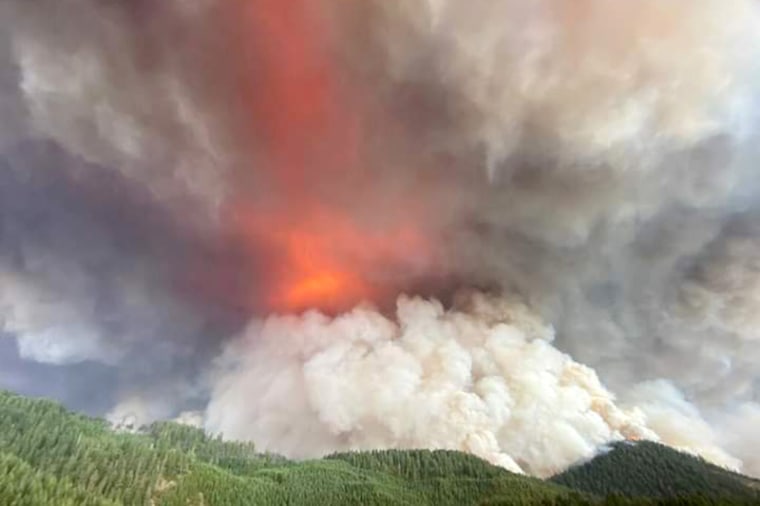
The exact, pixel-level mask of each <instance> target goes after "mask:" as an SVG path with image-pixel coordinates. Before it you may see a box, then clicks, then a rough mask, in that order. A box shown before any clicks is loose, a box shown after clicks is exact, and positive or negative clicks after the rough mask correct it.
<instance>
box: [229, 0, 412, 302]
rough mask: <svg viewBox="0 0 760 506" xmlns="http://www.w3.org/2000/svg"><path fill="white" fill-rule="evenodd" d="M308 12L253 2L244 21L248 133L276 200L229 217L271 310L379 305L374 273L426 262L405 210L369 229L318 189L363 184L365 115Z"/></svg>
mask: <svg viewBox="0 0 760 506" xmlns="http://www.w3.org/2000/svg"><path fill="white" fill-rule="evenodd" d="M314 8H315V5H314V4H313V3H310V2H307V1H305V0H293V1H289V2H282V1H281V0H257V1H255V2H250V3H249V4H248V5H247V10H246V11H245V16H244V17H245V20H246V21H245V22H246V23H247V26H249V27H250V30H251V32H252V33H255V34H256V42H252V44H255V51H254V55H255V60H256V62H255V69H256V75H255V76H253V78H252V82H253V83H254V86H255V90H253V91H252V93H251V94H250V95H251V128H252V132H253V135H254V136H255V138H256V139H257V141H258V142H259V143H260V150H261V151H262V152H263V158H264V159H263V161H262V163H263V164H265V169H266V173H267V174H268V175H269V178H270V180H269V181H268V184H270V185H271V186H272V192H273V193H274V194H276V195H277V199H276V200H277V202H278V203H277V204H275V205H266V204H264V205H262V204H254V205H250V204H248V203H243V204H241V205H239V206H237V208H236V209H235V214H236V215H237V216H243V219H242V220H239V221H238V225H237V226H238V227H240V228H241V229H242V231H241V232H242V235H243V236H244V237H245V238H246V243H247V244H249V247H250V249H251V251H252V252H257V253H259V254H261V252H262V251H263V254H264V257H265V262H264V263H266V264H267V265H266V270H267V272H266V273H264V277H265V278H266V282H265V285H266V287H267V291H268V296H267V297H265V299H266V300H265V303H266V306H267V308H268V309H270V310H276V311H300V310H304V309H306V308H311V307H314V308H320V309H328V310H341V309H347V308H348V307H350V306H351V305H353V304H356V303H358V302H360V301H362V300H375V299H376V298H378V297H381V296H383V295H384V294H383V293H382V292H383V291H384V290H385V289H386V288H383V287H382V285H383V284H386V283H387V279H383V275H381V274H380V273H384V272H388V270H389V269H394V268H396V267H398V266H399V265H402V264H405V263H408V260H409V259H408V258H404V257H406V256H408V255H410V254H411V256H413V257H414V259H413V261H418V260H419V259H420V258H422V257H424V256H425V255H427V253H426V251H427V247H426V241H425V240H424V239H423V237H422V234H421V233H420V232H419V231H418V230H416V229H415V228H414V227H413V226H411V225H410V223H412V222H413V220H411V216H412V213H411V212H404V213H399V214H400V215H403V216H404V223H403V224H402V225H398V224H395V223H391V224H388V223H387V220H386V222H385V223H383V224H382V225H377V224H374V225H373V226H369V225H368V224H367V223H364V222H362V221H361V220H359V219H358V218H357V217H356V216H353V215H352V213H351V212H350V211H349V210H348V206H345V205H341V204H337V203H334V202H332V201H331V199H330V193H329V191H328V192H327V193H325V192H319V191H318V190H317V187H318V186H319V184H320V182H322V181H336V180H339V181H341V182H342V184H343V185H344V186H345V185H346V181H351V184H353V183H356V184H359V185H360V184H361V177H360V175H359V174H360V172H361V170H360V169H365V167H363V166H362V165H361V164H362V163H363V161H362V155H361V153H362V135H361V128H360V124H361V121H360V119H363V118H362V114H365V113H364V112H363V111H364V109H363V108H362V104H361V102H360V101H359V100H358V99H357V97H358V96H359V95H360V94H359V93H356V91H357V90H352V89H351V86H350V85H349V84H348V82H349V80H347V79H344V72H343V69H341V68H340V67H339V65H337V64H336V62H335V61H334V60H335V59H334V57H333V56H332V54H331V51H330V37H329V35H330V30H329V27H328V25H327V23H326V21H325V20H324V19H322V18H321V17H319V16H317V15H316V12H317V11H316V10H314ZM262 41H264V42H262ZM355 207H356V206H354V208H355ZM409 211H411V210H409ZM396 212H398V210H396Z"/></svg>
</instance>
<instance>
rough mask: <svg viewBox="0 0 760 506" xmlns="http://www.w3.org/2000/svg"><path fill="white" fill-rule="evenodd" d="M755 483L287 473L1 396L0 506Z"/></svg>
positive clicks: (622, 467)
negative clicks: (2, 505) (119, 429)
mask: <svg viewBox="0 0 760 506" xmlns="http://www.w3.org/2000/svg"><path fill="white" fill-rule="evenodd" d="M759 491H760V483H759V482H757V481H756V480H752V479H749V478H746V477H743V476H741V475H737V474H734V473H730V472H728V471H724V470H722V469H721V468H718V467H715V466H713V465H710V464H707V463H706V462H704V461H702V460H700V459H698V458H695V457H691V456H688V455H685V454H682V453H679V452H676V451H674V450H671V449H669V448H667V447H664V446H661V445H658V444H654V443H637V444H621V445H618V446H616V447H614V448H612V449H611V450H610V451H609V452H607V453H605V454H603V455H600V456H598V457H597V458H596V459H594V460H592V461H591V462H588V463H586V464H584V465H581V466H577V467H574V468H572V469H570V470H569V471H567V472H565V473H563V474H561V475H558V476H555V477H554V478H552V479H551V480H547V481H542V480H539V479H537V478H531V477H526V476H523V475H518V474H514V473H511V472H509V471H507V470H505V469H502V468H500V467H497V466H494V465H491V464H489V463H488V462H486V461H484V460H482V459H479V458H477V457H474V456H471V455H468V454H465V453H461V452H456V451H445V450H437V451H430V450H412V451H401V450H387V451H372V452H362V453H341V454H333V455H329V456H327V457H325V458H323V459H320V460H309V461H301V462H295V461H291V460H288V459H285V458H283V457H280V456H277V455H272V454H262V453H257V452H256V449H255V447H254V445H253V444H251V443H240V442H228V441H223V440H222V439H221V438H219V437H211V436H209V435H207V434H205V433H204V432H203V431H202V430H200V429H197V428H194V427H190V426H185V425H180V424H177V423H172V422H161V423H156V424H153V425H151V426H148V427H143V428H141V429H140V430H139V431H136V432H124V431H118V430H114V429H112V427H111V426H110V425H109V424H108V423H107V422H106V421H104V420H101V419H96V418H90V417H86V416H83V415H79V414H75V413H72V412H69V411H67V410H66V409H64V408H63V407H62V406H60V405H58V404H56V403H54V402H51V401H47V400H36V399H30V398H26V397H21V396H17V395H14V394H11V393H8V392H0V504H4V505H5V504H7V505H11V504H13V505H19V506H27V505H28V506H37V505H40V506H42V505H61V506H67V505H70V506H75V505H77V506H78V505H88V506H89V505H92V506H96V505H97V506H101V505H103V506H105V505H108V506H116V505H183V506H185V505H199V506H200V505H207V506H210V505H220V506H225V505H238V504H256V505H285V504H288V505H314V504H330V505H397V504H400V505H410V506H411V505H436V506H438V505H452V506H455V505H456V506H460V505H483V506H485V505H490V506H496V505H507V504H546V505H575V504H642V505H643V504H723V503H726V504H754V503H756V502H757V501H760V495H759V494H758V492H759Z"/></svg>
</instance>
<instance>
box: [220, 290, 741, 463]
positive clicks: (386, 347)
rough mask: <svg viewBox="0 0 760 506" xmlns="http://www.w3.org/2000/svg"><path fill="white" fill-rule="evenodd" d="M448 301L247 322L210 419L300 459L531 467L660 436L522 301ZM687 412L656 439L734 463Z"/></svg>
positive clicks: (223, 367)
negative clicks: (420, 456) (362, 455)
mask: <svg viewBox="0 0 760 506" xmlns="http://www.w3.org/2000/svg"><path fill="white" fill-rule="evenodd" d="M455 306H456V308H455V309H453V310H450V311H444V309H443V307H442V306H441V304H440V303H438V302H436V301H426V300H422V299H419V298H408V297H401V298H400V299H399V300H398V308H397V320H396V321H394V320H390V319H388V318H386V317H384V316H382V315H381V314H379V313H378V312H376V311H375V310H373V309H371V308H357V309H355V310H353V311H352V312H350V313H347V314H344V315H342V316H339V317H337V318H334V319H332V318H328V317H326V316H323V315H322V314H320V313H317V312H310V313H306V314H304V315H303V316H301V317H295V316H282V317H274V316H273V317H270V318H268V319H266V320H264V321H255V322H253V323H252V324H251V326H250V327H249V328H248V330H247V331H246V332H245V334H244V336H243V337H242V338H241V339H240V340H239V341H237V342H233V343H231V344H230V345H229V347H228V349H227V350H226V353H225V355H224V356H223V357H222V358H221V359H220V362H219V363H218V364H217V365H218V370H219V372H218V377H217V378H216V380H215V381H214V389H213V394H212V401H211V403H210V404H209V407H208V411H207V414H206V416H207V423H206V427H207V428H208V429H209V430H210V431H212V432H215V433H223V434H225V435H226V436H227V437H231V438H237V439H248V440H252V441H255V442H256V443H257V444H259V445H260V446H261V447H263V448H264V449H267V450H270V451H275V452H281V453H285V454H287V455H291V456H295V457H315V456H321V455H323V454H326V453H330V452H332V451H339V450H356V449H372V448H448V449H455V450H462V451H467V452H470V453H474V454H475V455H478V456H480V457H483V458H485V459H488V460H489V461H491V462H493V463H495V464H498V465H502V466H504V467H506V468H508V469H511V470H513V471H517V472H528V473H531V474H534V475H538V476H549V475H551V474H553V473H556V472H558V471H560V470H562V469H564V468H566V467H567V466H569V465H570V464H572V463H574V462H576V461H578V460H580V459H583V458H588V457H590V456H592V455H593V454H594V453H595V452H596V450H597V448H598V447H599V446H601V445H603V444H605V443H608V442H610V441H614V440H620V439H624V438H625V439H644V438H646V439H654V440H657V439H659V437H658V435H657V434H656V433H655V432H653V431H652V430H651V429H650V428H648V426H647V423H646V418H645V416H644V414H643V413H642V412H641V411H640V410H638V409H637V408H633V409H631V410H625V409H621V408H619V407H618V406H617V405H616V404H615V398H614V396H613V395H612V394H611V393H610V392H609V391H608V390H606V389H605V388H604V387H603V386H602V384H601V383H600V382H599V378H598V377H597V375H596V374H595V373H594V371H593V370H591V369H589V368H588V367H585V366H583V365H581V364H578V363H577V362H575V361H573V360H572V359H571V358H570V357H569V356H567V355H565V354H563V353H561V352H560V351H559V350H557V349H556V348H554V347H553V346H552V344H551V342H552V340H553V338H554V331H553V329H552V328H551V327H547V326H545V325H544V324H542V323H541V322H540V321H539V320H538V319H536V317H535V316H534V315H533V314H532V313H531V312H530V311H529V310H528V309H527V308H526V307H525V306H524V305H522V304H520V303H518V302H517V301H514V300H508V299H504V298H491V297H487V296H484V295H482V294H477V293H476V294H471V295H469V296H466V297H465V296H463V297H460V299H459V301H458V302H457V304H455ZM653 402H654V403H656V402H657V400H656V399H655V400H653ZM692 409H693V408H692ZM694 418H698V414H695V413H687V414H685V415H683V416H682V417H681V418H679V419H676V420H675V422H674V424H675V425H677V430H674V431H673V432H672V433H671V432H665V431H663V432H662V435H663V437H662V440H663V441H664V442H666V443H670V444H673V445H676V446H678V447H680V448H683V449H686V450H689V451H694V452H697V453H700V454H702V455H704V456H706V457H708V458H711V459H712V460H713V461H716V462H719V463H721V464H723V465H727V466H733V467H736V466H737V465H738V462H737V461H735V460H734V459H731V458H730V457H729V456H728V455H726V454H725V453H724V452H723V451H721V450H720V449H719V447H717V445H714V442H713V441H709V440H708V441H702V440H701V439H700V438H699V437H694V435H693V434H692V433H691V432H689V431H688V430H687V429H688V428H689V427H690V425H692V426H693V422H692V420H693V419H694Z"/></svg>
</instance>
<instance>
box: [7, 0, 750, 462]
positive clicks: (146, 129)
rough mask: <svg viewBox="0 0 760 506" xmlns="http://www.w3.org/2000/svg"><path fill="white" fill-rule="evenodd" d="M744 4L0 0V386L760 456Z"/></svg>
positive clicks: (460, 442) (269, 419)
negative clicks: (628, 441) (0, 2)
mask: <svg viewBox="0 0 760 506" xmlns="http://www.w3.org/2000/svg"><path fill="white" fill-rule="evenodd" d="M759 28H760V5H758V3H757V2H756V1H755V0H702V1H701V2H699V3H694V2H689V1H687V0H678V1H673V2H669V3H667V4H663V3H662V2H660V1H655V0H642V1H638V2H624V3H621V2H613V1H610V0H583V1H578V0H541V1H536V2H529V3H526V2H523V1H517V0H473V1H471V2H467V3H466V5H465V4H464V3H462V2H457V1H455V0H411V1H401V0H398V1H396V0H392V1H388V0H383V1H380V0H369V1H366V2H361V3H358V4H354V3H349V2H344V3H340V2H338V3H336V2H327V1H315V2H308V1H305V0H299V1H291V2H277V1H274V0H250V1H247V2H222V1H220V0H171V1H166V2H161V3H160V5H158V4H156V3H155V2H147V1H142V0H140V1H131V2H126V1H124V2H96V1H94V0H72V1H70V2H66V3H65V5H64V4H63V3H61V2H59V1H54V0H40V1H37V2H26V1H22V0H11V1H9V2H5V3H4V4H3V5H0V112H1V113H2V115H3V122H2V125H1V126H0V339H3V340H4V343H3V345H2V347H0V367H1V368H2V371H3V372H0V386H8V387H12V388H15V389H17V390H21V391H24V392H27V393H33V394H47V395H54V396H57V397H58V398H60V399H62V400H64V401H66V402H67V403H69V404H70V405H71V406H75V407H77V409H83V410H86V411H89V412H92V413H96V414H105V412H107V413H108V414H109V416H110V417H112V418H113V419H115V420H120V419H122V418H124V417H131V418H134V419H136V421H138V422H139V423H147V422H149V421H151V420H155V419H160V418H172V417H176V416H179V415H180V414H182V417H181V419H182V420H196V421H199V422H200V423H202V424H204V426H205V427H206V428H207V429H208V430H209V431H211V432H221V433H223V434H224V435H225V436H226V437H231V438H240V439H250V440H252V441H255V442H256V443H257V444H258V445H259V446H260V448H262V449H266V450H270V451H276V452H282V453H284V454H286V455H290V456H293V457H297V458H306V457H313V456H319V455H323V454H325V453H329V452H332V451H335V450H347V449H366V448H412V447H426V448H453V449H460V450H464V451H468V452H472V453H474V454H477V455H479V456H482V457H484V458H486V459H488V460H490V461H492V462H495V463H498V464H500V465H503V466H505V467H506V468H508V469H512V470H515V471H520V472H526V473H529V474H534V475H539V476H547V475H550V474H552V473H554V472H557V471H559V470H561V469H563V468H565V467H567V466H568V465H571V464H572V463H574V462H576V461H578V460H581V459H584V458H589V457H591V456H593V455H594V453H595V452H596V451H597V449H598V448H600V447H602V446H604V445H605V444H607V443H609V442H610V441H614V440H620V439H631V440H636V439H643V438H646V439H654V440H659V441H662V442H664V443H666V444H669V445H672V446H674V447H677V448H681V449H684V450H687V451H691V452H694V453H698V454H700V455H703V456H704V457H705V458H707V459H709V460H712V461H714V462H717V463H719V464H721V465H724V466H727V467H730V468H733V469H738V470H742V471H744V472H747V473H753V474H755V475H757V473H758V472H760V471H758V462H757V458H756V457H755V455H757V453H758V452H757V450H758V441H757V437H756V435H755V434H754V432H755V431H754V429H753V427H756V423H755V422H756V420H757V418H758V412H760V404H759V402H758V386H760V382H759V381H758V378H759V376H760V375H759V371H758V370H757V363H758V360H759V359H760V334H758V330H757V325H756V324H757V323H758V318H757V315H758V314H760V292H758V290H760V275H759V274H758V272H760V228H758V226H757V223H756V220H757V218H758V216H760V207H759V206H758V195H759V193H758V190H759V189H758V181H759V180H760V179H759V178H758V177H757V174H756V171H757V169H756V160H757V159H758V155H760V152H759V151H760V147H759V146H760V143H759V142H758V141H759V140H760V132H758V126H759V120H760V117H758V111H760V109H759V108H758V107H759V106H760V104H759V103H758V99H760V29H759ZM6 371H12V372H6ZM49 378H61V381H62V382H63V384H64V386H65V388H62V387H61V386H60V384H59V385H57V386H56V388H55V389H52V388H49V389H46V387H45V385H46V384H48V383H49ZM90 378H96V379H97V381H87V380H88V379H90ZM91 385H98V387H92V386H91Z"/></svg>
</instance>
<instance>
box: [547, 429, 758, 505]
mask: <svg viewBox="0 0 760 506" xmlns="http://www.w3.org/2000/svg"><path fill="white" fill-rule="evenodd" d="M550 481H552V482H553V483H556V484H558V485H564V486H566V487H570V488H573V489H575V490H579V491H583V492H587V493H591V494H597V495H601V496H607V495H609V494H622V495H626V496H638V497H676V496H678V495H683V494H694V495H696V494H700V495H704V496H708V497H714V498H732V499H734V500H739V499H743V500H746V501H758V502H759V503H760V493H759V492H760V481H758V480H753V479H751V478H747V477H746V476H742V475H740V474H736V473H732V472H730V471H726V470H725V469H722V468H720V467H717V466H714V465H712V464H710V463H708V462H706V461H704V460H702V459H700V458H698V457H694V456H692V455H687V454H685V453H681V452H678V451H676V450H674V449H672V448H669V447H667V446H663V445H660V444H657V443H652V442H648V441H641V442H637V443H628V442H625V443H617V444H615V445H613V447H612V449H611V450H610V451H609V452H607V453H604V454H601V455H599V456H597V457H596V458H594V459H593V460H591V461H590V462H587V463H585V464H583V465H580V466H576V467H573V468H570V469H568V470H567V471H565V472H563V473H561V474H559V475H557V476H554V477H553V478H551V480H550Z"/></svg>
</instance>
